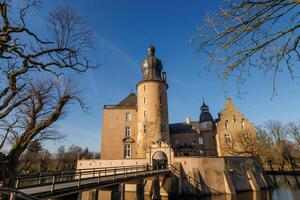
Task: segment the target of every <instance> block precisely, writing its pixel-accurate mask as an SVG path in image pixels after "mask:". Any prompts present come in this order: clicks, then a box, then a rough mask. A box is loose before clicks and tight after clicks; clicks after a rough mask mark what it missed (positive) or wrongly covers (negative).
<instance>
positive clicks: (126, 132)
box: [125, 126, 131, 137]
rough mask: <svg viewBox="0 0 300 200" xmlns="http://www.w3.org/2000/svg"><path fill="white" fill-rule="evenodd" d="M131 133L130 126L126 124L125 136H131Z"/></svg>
mask: <svg viewBox="0 0 300 200" xmlns="http://www.w3.org/2000/svg"><path fill="white" fill-rule="evenodd" d="M130 134H131V129H130V126H126V127H125V137H128V136H130Z"/></svg>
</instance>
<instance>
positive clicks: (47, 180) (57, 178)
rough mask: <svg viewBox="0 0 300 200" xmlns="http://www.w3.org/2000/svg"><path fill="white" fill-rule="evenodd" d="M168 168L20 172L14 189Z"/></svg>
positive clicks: (144, 166)
mask: <svg viewBox="0 0 300 200" xmlns="http://www.w3.org/2000/svg"><path fill="white" fill-rule="evenodd" d="M168 170H169V168H168V167H166V168H164V169H155V168H153V167H152V166H149V165H134V166H126V167H125V166H122V167H107V168H94V169H81V170H77V171H71V172H70V171H66V172H54V173H45V174H36V173H35V174H22V175H19V176H18V177H17V181H16V189H26V188H32V187H39V186H45V185H48V186H49V185H51V191H53V190H54V189H55V185H56V184H60V183H68V182H74V181H75V182H77V186H80V185H81V184H82V182H83V181H85V180H89V179H97V181H98V182H99V183H100V182H101V181H105V180H110V181H114V180H115V179H116V178H120V176H121V175H122V176H121V178H123V179H124V178H125V179H126V177H127V176H131V177H133V176H135V177H136V176H142V175H146V174H147V173H149V172H152V173H161V172H164V171H168Z"/></svg>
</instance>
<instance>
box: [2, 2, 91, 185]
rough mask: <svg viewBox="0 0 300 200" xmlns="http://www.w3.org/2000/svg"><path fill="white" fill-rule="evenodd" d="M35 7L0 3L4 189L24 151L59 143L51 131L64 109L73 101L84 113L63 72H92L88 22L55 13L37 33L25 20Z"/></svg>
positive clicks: (66, 9) (68, 12)
mask: <svg viewBox="0 0 300 200" xmlns="http://www.w3.org/2000/svg"><path fill="white" fill-rule="evenodd" d="M40 5H41V2H40V1H38V0H26V1H23V2H22V3H20V2H19V1H14V0H10V1H9V0H0V30H1V32H0V83H1V84H0V128H1V131H0V150H1V152H0V171H1V170H2V172H3V173H1V174H0V175H1V180H4V185H7V186H12V185H13V183H14V178H15V175H16V173H17V164H18V161H19V158H20V156H21V155H22V153H23V152H25V151H26V149H30V148H31V147H33V146H34V145H35V144H38V143H41V142H42V141H45V140H56V139H59V138H61V135H60V134H59V133H58V132H57V131H56V130H55V129H54V128H53V127H54V125H55V123H56V122H57V121H58V120H59V119H61V118H62V117H63V116H64V114H65V113H66V108H67V105H69V104H71V103H72V102H78V103H79V104H80V105H81V107H82V108H85V105H84V103H83V102H82V101H81V99H80V97H79V90H78V89H75V87H74V85H73V84H72V83H71V82H69V81H64V79H65V78H64V76H63V73H64V72H66V71H74V72H77V73H83V72H86V71H87V70H88V69H90V68H94V67H96V65H92V64H91V63H90V58H89V53H90V52H91V50H93V49H94V45H93V44H94V43H95V41H94V40H93V35H92V31H91V30H90V28H89V27H88V25H87V23H86V22H85V21H84V20H83V19H82V18H81V17H80V16H79V15H78V14H77V13H76V12H75V11H74V10H72V9H71V8H69V7H62V8H57V9H55V10H54V11H52V12H50V13H49V15H48V17H47V18H46V21H45V24H44V25H45V30H47V31H46V33H47V34H41V33H38V32H37V31H33V30H32V29H31V27H30V26H29V25H28V23H26V22H27V20H26V19H27V18H26V16H27V14H28V13H30V12H31V11H32V9H38V8H40ZM41 28H42V27H41ZM40 75H42V76H40ZM50 75H52V76H50ZM42 77H46V78H44V79H43V78H42ZM47 77H48V78H47ZM45 79H46V80H45ZM5 146H6V147H7V146H8V147H9V148H8V150H7V153H3V148H4V147H5ZM47 159H48V158H47ZM47 159H46V160H47ZM2 176H4V177H2Z"/></svg>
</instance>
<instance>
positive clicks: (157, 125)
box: [137, 46, 170, 158]
mask: <svg viewBox="0 0 300 200" xmlns="http://www.w3.org/2000/svg"><path fill="white" fill-rule="evenodd" d="M147 50H148V56H147V57H146V58H145V60H144V62H143V63H142V72H143V80H142V81H141V82H139V83H138V84H137V97H138V98H137V105H138V110H137V113H138V114H137V121H138V126H137V127H138V135H137V144H138V150H137V157H138V158H145V156H146V152H147V150H148V149H149V147H150V146H151V145H152V144H153V143H156V142H159V141H163V142H165V143H167V144H169V143H170V136H169V120H168V101H167V89H168V84H167V82H166V73H165V72H163V73H162V64H161V61H160V60H159V59H158V58H156V57H155V48H154V47H153V46H150V47H148V49H147Z"/></svg>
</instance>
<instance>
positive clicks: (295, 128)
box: [287, 122, 300, 148]
mask: <svg viewBox="0 0 300 200" xmlns="http://www.w3.org/2000/svg"><path fill="white" fill-rule="evenodd" d="M287 129H288V132H289V135H290V136H291V137H292V138H293V140H294V141H295V142H296V143H297V144H298V146H299V148H300V123H298V124H297V123H296V122H290V123H288V125H287Z"/></svg>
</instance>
